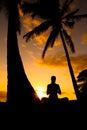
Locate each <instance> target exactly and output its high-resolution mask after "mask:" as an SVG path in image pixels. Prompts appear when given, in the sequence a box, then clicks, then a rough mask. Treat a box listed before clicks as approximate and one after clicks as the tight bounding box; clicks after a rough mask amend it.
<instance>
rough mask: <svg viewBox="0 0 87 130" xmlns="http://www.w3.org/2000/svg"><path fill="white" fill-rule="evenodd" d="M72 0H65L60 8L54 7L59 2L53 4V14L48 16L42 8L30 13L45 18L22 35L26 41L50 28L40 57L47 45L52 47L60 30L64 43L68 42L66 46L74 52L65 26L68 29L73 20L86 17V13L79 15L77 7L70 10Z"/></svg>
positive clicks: (71, 25) (73, 23)
mask: <svg viewBox="0 0 87 130" xmlns="http://www.w3.org/2000/svg"><path fill="white" fill-rule="evenodd" d="M73 1H74V0H66V1H65V2H64V4H63V7H62V8H60V6H57V7H56V5H59V4H55V6H54V8H56V9H55V11H53V12H54V13H55V14H54V15H53V14H51V13H49V15H48V17H47V14H48V13H44V14H43V11H42V8H40V9H38V11H36V10H34V11H33V13H32V14H33V16H34V15H35V16H36V15H37V16H40V17H41V18H44V19H46V20H45V21H44V22H42V23H41V24H40V25H39V26H37V27H35V28H34V29H33V30H32V31H30V32H28V33H27V34H25V35H24V38H26V41H28V40H29V38H31V37H32V36H33V35H34V34H36V35H40V34H42V33H43V32H44V31H46V30H47V29H48V28H49V27H51V28H52V30H51V32H50V35H49V37H48V39H47V42H46V46H45V48H44V51H43V55H42V57H44V55H45V52H46V50H47V48H48V47H49V46H51V47H53V45H54V42H55V40H56V38H57V37H58V35H59V32H60V31H61V32H62V35H63V37H64V40H65V42H66V44H68V46H69V47H70V49H71V51H72V52H75V48H74V44H73V41H72V39H71V36H70V35H69V34H68V33H67V30H66V27H67V28H70V29H71V28H73V27H74V25H75V22H76V21H78V20H80V19H81V18H87V14H81V15H79V14H77V13H78V11H79V9H75V10H74V11H71V9H70V5H71V3H72V2H73ZM54 3H56V2H54ZM49 4H50V3H49ZM41 5H42V4H41ZM32 6H33V8H34V7H35V6H36V5H32ZM36 7H37V6H36ZM54 8H53V9H54ZM50 9H52V8H50ZM50 9H48V10H50ZM27 11H31V12H32V10H30V9H29V10H27ZM45 12H47V11H46V10H45ZM48 12H49V11H48ZM52 16H53V17H52Z"/></svg>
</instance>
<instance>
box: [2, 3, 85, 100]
mask: <svg viewBox="0 0 87 130" xmlns="http://www.w3.org/2000/svg"><path fill="white" fill-rule="evenodd" d="M62 1H64V0H62ZM75 1H76V2H75V3H74V4H73V5H72V8H73V7H77V8H79V9H80V11H79V13H80V14H84V13H87V1H86V0H75ZM41 21H42V20H41V19H40V18H36V19H32V18H31V17H30V16H29V15H25V16H22V14H21V23H22V28H21V35H20V36H19V35H18V45H19V50H20V55H21V58H22V61H23V65H24V69H25V72H26V75H27V77H28V79H29V81H30V82H31V84H32V86H33V88H34V89H35V91H36V92H37V94H38V95H39V96H40V95H42V96H47V95H46V89H47V84H48V83H50V78H51V76H52V75H55V76H56V83H58V84H59V85H60V88H61V91H62V94H61V96H60V98H62V97H68V98H69V99H70V100H72V99H76V96H75V94H74V89H73V85H72V81H71V77H70V73H69V69H68V65H67V61H66V57H65V52H64V49H63V46H62V43H61V40H60V39H59V38H58V39H57V40H56V42H55V45H54V47H53V48H49V49H48V50H47V52H46V55H45V58H44V59H42V58H41V55H42V51H43V49H44V46H45V42H46V39H47V37H48V35H49V30H48V31H47V32H46V33H43V34H42V35H40V36H39V37H35V38H33V39H31V40H30V41H29V42H27V43H26V41H25V39H23V35H24V34H25V33H26V32H28V31H30V30H31V29H33V28H34V27H35V26H37V25H39V24H40V23H41ZM69 33H70V34H71V36H72V39H73V42H74V45H75V50H76V53H74V54H72V53H71V52H70V50H69V49H68V50H69V54H70V59H71V63H72V67H73V71H74V74H75V77H77V75H78V74H79V72H80V71H82V70H84V69H87V19H82V20H81V21H80V22H77V23H76V25H75V26H74V28H73V29H72V30H69ZM6 37H7V18H6V16H5V14H4V13H3V12H1V13H0V101H6V92H7V48H6V47H7V41H6V40H7V38H6ZM41 93H42V94H41Z"/></svg>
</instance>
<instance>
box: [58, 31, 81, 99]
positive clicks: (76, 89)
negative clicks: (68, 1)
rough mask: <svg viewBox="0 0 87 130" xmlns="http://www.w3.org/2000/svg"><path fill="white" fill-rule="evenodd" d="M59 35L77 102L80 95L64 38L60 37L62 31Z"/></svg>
mask: <svg viewBox="0 0 87 130" xmlns="http://www.w3.org/2000/svg"><path fill="white" fill-rule="evenodd" d="M60 35H61V39H62V43H63V47H64V50H65V54H66V58H67V62H68V66H69V71H70V75H71V79H72V83H73V87H74V90H75V94H76V98H77V100H79V99H80V93H79V90H78V86H77V83H76V80H75V76H74V72H73V69H72V66H71V62H70V58H69V54H68V50H67V48H66V44H65V41H64V37H63V35H62V31H60Z"/></svg>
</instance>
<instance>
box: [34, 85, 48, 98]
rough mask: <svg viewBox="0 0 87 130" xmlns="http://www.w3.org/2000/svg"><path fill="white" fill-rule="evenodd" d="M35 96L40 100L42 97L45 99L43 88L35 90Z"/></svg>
mask: <svg viewBox="0 0 87 130" xmlns="http://www.w3.org/2000/svg"><path fill="white" fill-rule="evenodd" d="M36 93H37V95H38V96H39V98H40V99H41V98H42V97H47V94H45V92H44V90H43V88H41V87H38V88H37V90H36Z"/></svg>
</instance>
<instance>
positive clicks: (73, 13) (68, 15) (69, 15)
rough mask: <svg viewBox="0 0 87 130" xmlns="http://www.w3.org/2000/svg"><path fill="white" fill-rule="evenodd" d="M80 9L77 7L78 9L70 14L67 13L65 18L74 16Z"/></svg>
mask: <svg viewBox="0 0 87 130" xmlns="http://www.w3.org/2000/svg"><path fill="white" fill-rule="evenodd" d="M78 11H79V9H76V10H74V11H72V12H70V13H69V14H67V15H66V16H65V17H64V18H67V19H69V18H70V17H71V16H74V15H75V14H76V13H77V12H78ZM64 18H63V19H64Z"/></svg>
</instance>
